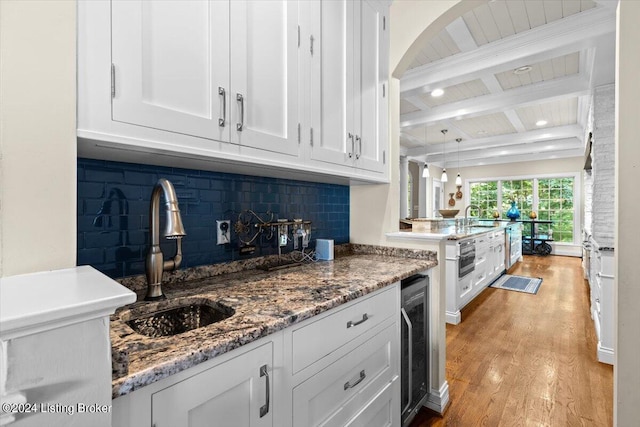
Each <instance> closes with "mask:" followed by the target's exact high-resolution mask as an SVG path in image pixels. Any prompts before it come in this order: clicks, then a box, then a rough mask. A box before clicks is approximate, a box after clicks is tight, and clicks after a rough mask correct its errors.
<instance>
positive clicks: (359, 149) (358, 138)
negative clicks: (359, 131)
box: [356, 135, 362, 159]
mask: <svg viewBox="0 0 640 427" xmlns="http://www.w3.org/2000/svg"><path fill="white" fill-rule="evenodd" d="M356 142H357V143H358V147H359V148H358V152H357V153H356V159H359V158H360V154H362V138H360V136H359V135H356Z"/></svg>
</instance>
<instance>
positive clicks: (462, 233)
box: [386, 223, 511, 240]
mask: <svg viewBox="0 0 640 427" xmlns="http://www.w3.org/2000/svg"><path fill="white" fill-rule="evenodd" d="M510 225H511V224H509V223H500V224H495V225H486V224H485V225H472V226H470V227H456V226H449V227H442V228H439V229H437V230H434V231H426V232H415V231H412V230H402V231H398V232H394V233H387V234H386V236H387V237H395V238H400V239H417V240H462V239H466V238H469V237H474V236H478V235H480V234H484V233H489V232H491V231H498V230H504V229H506V228H507V227H509V226H510Z"/></svg>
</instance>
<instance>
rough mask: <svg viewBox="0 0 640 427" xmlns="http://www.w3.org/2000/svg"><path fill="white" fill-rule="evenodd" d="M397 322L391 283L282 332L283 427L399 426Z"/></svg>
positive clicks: (397, 292)
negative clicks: (286, 374) (287, 407)
mask: <svg viewBox="0 0 640 427" xmlns="http://www.w3.org/2000/svg"><path fill="white" fill-rule="evenodd" d="M399 320H400V286H399V283H397V284H395V285H392V286H388V287H386V288H384V289H383V290H380V291H377V292H375V293H373V294H371V295H370V296H368V297H364V298H359V299H358V300H356V301H354V302H352V303H349V304H346V305H345V307H341V308H340V310H339V311H336V312H333V313H332V312H328V313H326V314H325V315H320V316H316V317H314V318H312V319H309V320H307V321H305V322H303V323H301V324H300V325H296V326H294V327H292V328H289V329H288V330H287V331H285V337H284V339H285V348H288V347H291V348H292V349H293V351H292V352H291V353H290V354H291V361H287V360H286V358H285V366H290V367H291V374H292V375H291V377H290V386H289V392H288V393H287V396H286V398H285V399H284V400H285V401H287V402H290V403H291V413H292V418H291V419H290V421H289V423H285V424H284V426H288V427H291V426H293V427H298V426H304V427H307V426H308V427H311V426H320V425H322V426H333V425H335V426H399V425H400V403H399V400H400V361H399V353H400V343H399V337H400V325H399ZM319 337H322V339H319Z"/></svg>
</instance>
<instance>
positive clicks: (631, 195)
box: [614, 0, 640, 427]
mask: <svg viewBox="0 0 640 427" xmlns="http://www.w3.org/2000/svg"><path fill="white" fill-rule="evenodd" d="M639 21H640V2H638V1H630V0H623V1H621V2H620V4H619V9H618V35H617V55H616V56H617V60H616V61H617V63H616V74H617V76H616V85H617V86H616V136H615V140H616V165H617V167H616V178H615V180H616V203H617V206H616V211H617V212H616V217H617V223H616V233H615V256H616V272H615V278H616V279H615V280H616V282H615V286H614V287H615V289H616V291H615V302H614V304H615V306H616V308H617V310H616V312H617V318H616V324H617V336H616V361H615V368H614V376H615V378H614V390H615V391H614V393H615V394H614V425H616V426H620V427H623V426H637V425H638V420H640V388H639V387H638V385H640V356H639V355H640V310H638V304H639V303H640V283H639V281H638V278H639V277H640V262H638V234H639V232H638V212H640V197H638V181H640V145H639V144H638V136H639V135H640V79H638V75H640V55H638V43H639V42H640V25H638V22H639Z"/></svg>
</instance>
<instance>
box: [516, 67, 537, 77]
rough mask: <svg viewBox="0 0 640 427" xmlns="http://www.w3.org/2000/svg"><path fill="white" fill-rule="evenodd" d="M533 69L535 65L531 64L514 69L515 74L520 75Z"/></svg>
mask: <svg viewBox="0 0 640 427" xmlns="http://www.w3.org/2000/svg"><path fill="white" fill-rule="evenodd" d="M531 70H533V67H532V66H531V65H524V66H522V67H518V68H516V69H515V70H513V74H515V75H517V76H518V75H520V74H527V73H528V72H529V71H531Z"/></svg>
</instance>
